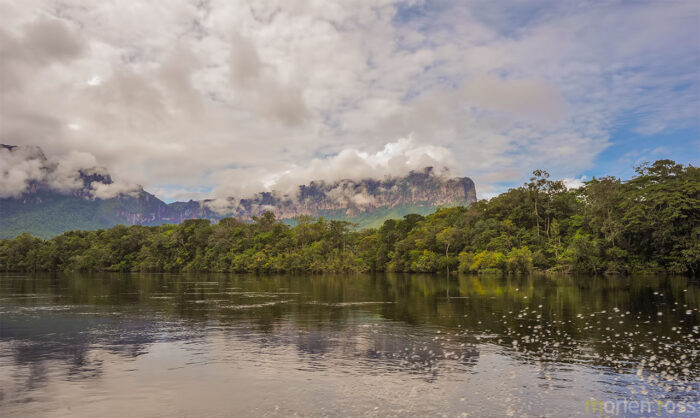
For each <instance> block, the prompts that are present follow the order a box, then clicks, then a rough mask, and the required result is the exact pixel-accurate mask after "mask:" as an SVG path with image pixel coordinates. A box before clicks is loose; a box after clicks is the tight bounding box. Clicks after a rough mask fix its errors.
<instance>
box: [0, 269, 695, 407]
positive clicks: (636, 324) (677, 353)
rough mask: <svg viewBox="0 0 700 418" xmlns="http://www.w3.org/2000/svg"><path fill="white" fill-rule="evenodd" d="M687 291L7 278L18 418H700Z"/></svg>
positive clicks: (333, 280)
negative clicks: (205, 417) (371, 417)
mask: <svg viewBox="0 0 700 418" xmlns="http://www.w3.org/2000/svg"><path fill="white" fill-rule="evenodd" d="M699 308H700V286H699V284H698V282H697V281H695V282H694V281H693V280H692V279H688V278H683V277H654V276H639V277H590V276H577V277H569V276H555V277H549V276H530V277H514V276H510V277H508V276H496V275H494V276H452V277H450V278H449V279H448V278H447V277H444V276H442V277H439V276H426V275H384V274H381V275H379V274H378V275H327V276H320V275H319V276H313V275H312V276H309V275H297V276H291V275H287V276H284V275H281V276H254V275H205V274H179V275H167V274H153V275H147V274H72V275H19V274H14V275H12V274H5V275H0V416H2V417H14V416H28V417H29V416H31V417H34V416H78V417H82V416H86V417H87V416H89V417H112V416H114V417H123V416H130V417H141V416H144V417H151V416H152V417H160V416H162V417H166V416H167V417H172V416H294V415H298V416H425V415H431V416H435V415H438V416H443V415H444V416H474V417H489V416H494V417H501V416H552V417H558V416H594V415H598V416H602V415H606V416H634V415H638V414H639V415H644V416H700V404H698V401H699V400H700V394H699V391H700V380H699V376H700V358H699V357H700V311H699Z"/></svg>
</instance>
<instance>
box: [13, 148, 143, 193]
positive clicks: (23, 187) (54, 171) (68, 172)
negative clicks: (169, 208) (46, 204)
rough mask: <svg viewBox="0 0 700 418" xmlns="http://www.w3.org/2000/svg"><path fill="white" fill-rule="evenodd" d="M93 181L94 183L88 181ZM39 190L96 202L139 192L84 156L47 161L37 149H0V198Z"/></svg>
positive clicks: (134, 186) (74, 154)
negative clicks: (85, 198)
mask: <svg viewBox="0 0 700 418" xmlns="http://www.w3.org/2000/svg"><path fill="white" fill-rule="evenodd" d="M92 178H94V179H97V180H93V181H90V179H92ZM86 182H88V184H86ZM39 187H41V188H47V189H49V190H52V191H56V192H59V193H63V194H70V193H73V192H76V191H80V192H81V195H83V196H86V197H90V198H95V199H109V198H113V197H116V196H118V195H120V194H130V195H136V194H138V193H139V192H140V191H141V188H140V187H139V186H137V185H135V184H132V183H128V182H124V181H116V182H113V181H112V180H111V178H110V177H109V175H108V173H107V171H106V170H105V169H104V168H103V167H100V166H98V165H97V161H96V160H95V157H94V156H93V155H92V154H89V153H86V152H80V151H71V152H70V153H69V154H67V155H66V156H63V157H61V158H58V159H49V158H46V156H45V155H44V154H43V152H42V151H41V149H39V147H36V146H0V198H7V197H19V196H21V195H22V194H23V193H25V192H27V191H30V189H35V188H39Z"/></svg>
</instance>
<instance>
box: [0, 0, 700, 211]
mask: <svg viewBox="0 0 700 418" xmlns="http://www.w3.org/2000/svg"><path fill="white" fill-rule="evenodd" d="M535 3H536V6H537V7H536V8H534V9H533V10H546V11H547V12H546V13H541V14H537V13H535V14H533V13H519V12H520V11H524V10H528V9H531V8H532V7H533V6H534V5H533V4H532V3H531V2H529V1H522V2H518V5H517V7H515V6H514V5H511V4H505V3H501V2H484V1H475V2H442V1H437V2H425V1H420V0H419V1H399V0H377V1H372V2H355V1H323V2H312V1H306V0H261V1H255V2H250V1H245V0H234V1H228V0H226V1H224V0H210V1H197V2H193V1H190V0H173V1H169V2H168V3H167V4H165V3H160V2H146V1H141V0H133V1H130V2H129V5H128V6H126V5H125V4H124V3H120V2H99V3H95V2H89V3H88V2H86V1H84V0H62V1H61V2H55V1H53V0H28V1H22V2H8V1H4V2H3V1H2V0H0V15H1V16H2V21H3V25H2V28H0V87H1V92H0V121H2V123H0V142H2V143H10V144H20V145H30V144H34V145H39V146H41V147H42V149H43V150H44V151H45V152H46V153H47V155H49V156H51V155H57V156H67V155H70V152H71V151H79V152H85V153H89V154H91V155H93V156H94V157H95V158H96V160H97V161H98V162H99V163H100V164H101V165H105V166H106V167H107V168H108V170H109V172H110V173H111V174H112V175H113V176H114V178H116V179H127V180H126V181H127V182H129V183H131V182H135V183H139V184H144V185H145V186H146V187H147V188H148V189H163V188H164V187H165V186H168V188H170V189H173V190H174V189H178V190H181V191H180V192H178V193H177V198H187V197H197V198H199V197H201V190H203V189H204V190H209V189H212V188H215V187H219V189H218V190H219V191H222V190H223V191H226V192H228V191H229V190H230V192H231V193H232V194H235V195H236V196H241V195H243V194H246V193H253V192H255V191H259V190H264V189H265V187H272V186H275V187H279V188H283V189H284V188H289V187H291V186H288V185H289V184H292V183H294V184H295V185H296V184H301V183H304V182H306V181H308V180H312V179H314V178H312V177H311V176H318V177H315V179H318V178H323V179H328V180H329V181H330V179H339V178H342V177H356V176H380V177H381V176H385V175H392V174H394V173H396V172H399V171H401V170H404V171H405V168H402V169H401V170H398V169H396V168H395V165H396V166H401V163H395V164H394V163H390V162H387V163H386V164H384V163H382V164H380V163H378V162H377V161H378V159H379V158H383V157H381V156H377V155H379V154H381V152H383V151H382V150H383V148H382V147H383V146H384V144H386V143H390V144H398V143H400V142H401V141H398V138H406V137H407V136H408V135H410V134H411V133H413V134H414V137H415V138H416V141H419V142H416V143H414V145H412V146H413V147H414V148H416V147H428V146H431V147H434V148H435V150H438V149H439V150H441V151H440V152H443V153H445V155H447V154H451V157H450V159H451V160H452V162H451V167H452V171H453V173H454V174H456V175H470V176H473V177H475V178H476V179H479V178H483V179H489V178H503V177H505V176H506V175H508V176H509V180H511V181H513V182H515V183H519V182H520V180H521V179H522V178H524V177H526V176H527V175H528V173H529V172H530V171H531V170H532V169H533V168H536V167H544V168H547V169H548V170H549V171H550V172H551V173H552V175H553V176H560V177H572V178H574V177H577V176H579V175H580V174H581V173H582V172H583V171H585V170H587V169H589V168H590V167H591V166H592V165H593V164H594V161H595V159H596V157H597V156H598V155H599V154H600V153H601V152H602V151H603V150H605V149H606V148H607V147H608V146H609V145H610V143H611V140H610V137H611V133H612V132H613V130H614V129H615V128H616V127H617V126H619V125H620V121H623V122H624V123H627V124H631V125H634V126H631V127H630V129H631V130H632V131H637V132H640V133H641V134H643V135H647V134H655V133H662V132H665V131H666V130H669V129H677V128H678V127H684V126H688V125H692V124H694V123H696V121H697V117H698V115H697V103H698V98H697V89H698V79H697V70H696V69H697V64H698V61H697V54H696V53H695V52H696V49H697V36H696V35H697V18H698V14H699V12H698V8H697V5H696V4H695V3H694V2H684V1H678V2H673V4H672V5H668V4H666V3H665V2H664V3H662V2H650V1H642V2H633V3H629V2H614V1H613V2H606V3H604V4H600V5H598V6H597V7H595V8H590V7H580V6H578V5H577V4H576V3H572V2H558V1H550V0H545V1H544V2H543V1H542V0H537V1H536V2H535ZM397 141H398V142H397ZM393 146H399V145H393ZM391 152H393V151H391ZM407 153H408V154H410V152H409V151H406V152H404V153H403V154H402V153H401V152H398V154H400V155H402V156H401V157H399V158H398V160H396V161H401V160H402V159H403V160H405V161H404V162H403V164H404V165H405V166H410V167H413V166H415V165H418V163H420V164H424V163H425V164H431V163H432V160H433V159H435V158H433V157H431V158H427V159H426V161H421V158H423V157H421V156H420V155H418V154H410V157H409V156H408V154H407ZM428 154H429V153H428ZM392 155H393V154H392ZM445 155H442V156H441V157H440V158H439V159H441V160H444V159H447V157H445ZM73 158H78V157H73ZM29 164H30V165H31V164H32V163H29ZM69 164H71V163H69ZM336 167H340V168H336ZM6 172H7V174H6V175H4V177H3V181H4V182H7V183H8V184H15V185H19V186H16V187H15V189H16V188H20V189H21V185H22V184H24V183H25V182H27V181H30V180H26V179H30V178H32V177H31V176H33V175H34V174H31V173H32V171H31V169H29V168H27V169H26V170H23V169H22V170H19V171H16V172H14V174H12V177H11V175H10V172H9V170H6ZM338 173H342V174H338ZM27 176H28V177H27ZM322 176H328V177H322ZM67 180H69V179H67ZM503 187H504V186H502V185H501V184H500V183H498V182H494V183H489V184H484V185H483V187H479V190H493V191H498V190H499V188H501V189H502V188H503ZM11 189H12V188H11V187H10V186H8V187H7V188H6V190H11ZM188 191H189V193H188ZM234 192H235V193H234ZM217 193H218V191H217ZM217 196H219V195H218V194H217Z"/></svg>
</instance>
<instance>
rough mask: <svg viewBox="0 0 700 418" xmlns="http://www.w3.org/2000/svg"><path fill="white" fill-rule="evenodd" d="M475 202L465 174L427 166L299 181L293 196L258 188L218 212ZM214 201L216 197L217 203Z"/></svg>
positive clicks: (311, 212) (281, 213)
mask: <svg viewBox="0 0 700 418" xmlns="http://www.w3.org/2000/svg"><path fill="white" fill-rule="evenodd" d="M475 201H476V189H475V187H474V182H473V181H472V180H471V179H469V178H468V177H457V178H445V177H442V176H439V175H437V174H435V173H434V171H433V169H432V168H431V167H427V168H425V169H424V170H423V171H421V172H415V171H414V172H411V173H410V174H409V175H407V176H405V177H400V178H388V179H385V180H374V179H365V180H361V181H353V180H342V181H339V182H336V183H330V184H329V183H325V182H311V183H309V184H308V185H302V186H299V190H298V193H297V195H296V196H283V195H279V194H277V193H274V192H271V193H270V192H265V193H259V194H258V195H256V196H254V197H253V198H249V199H241V200H240V201H236V200H235V199H230V200H229V205H226V206H227V207H226V208H225V209H223V210H221V209H220V210H219V213H221V214H229V215H230V216H234V217H238V218H242V219H250V218H251V217H253V216H258V215H260V214H262V213H263V212H265V211H270V212H272V213H274V214H275V216H276V217H277V218H278V219H289V218H293V217H295V216H299V215H308V216H318V215H322V214H324V213H336V214H340V213H342V214H343V215H345V216H348V217H355V216H358V215H360V214H362V213H367V212H372V211H374V210H376V209H378V208H388V209H391V208H395V207H398V206H406V205H421V206H432V207H438V206H454V205H460V204H461V205H468V204H470V203H473V202H475ZM216 203H217V204H219V203H220V202H216ZM203 206H204V207H207V208H210V209H211V210H212V211H213V210H214V208H216V207H217V205H216V204H214V203H212V202H209V201H205V202H203Z"/></svg>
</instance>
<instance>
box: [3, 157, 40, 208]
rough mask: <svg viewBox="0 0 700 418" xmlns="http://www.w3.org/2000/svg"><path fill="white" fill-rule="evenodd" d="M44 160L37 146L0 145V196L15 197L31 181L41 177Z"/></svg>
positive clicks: (25, 188)
mask: <svg viewBox="0 0 700 418" xmlns="http://www.w3.org/2000/svg"><path fill="white" fill-rule="evenodd" d="M44 160H45V159H44V156H43V154H42V153H41V151H40V150H39V149H38V148H37V147H18V148H15V149H8V148H4V147H0V197H17V196H19V195H21V194H22V193H23V192H24V191H25V190H27V187H28V186H29V184H30V183H31V182H32V181H38V180H41V179H43V178H44V177H45V175H46V171H45V170H46V167H45V165H44Z"/></svg>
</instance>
